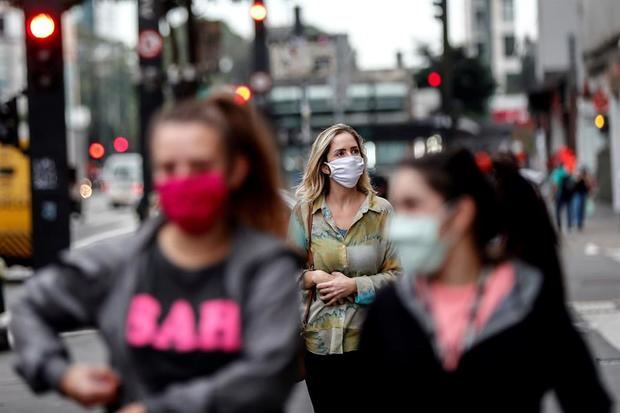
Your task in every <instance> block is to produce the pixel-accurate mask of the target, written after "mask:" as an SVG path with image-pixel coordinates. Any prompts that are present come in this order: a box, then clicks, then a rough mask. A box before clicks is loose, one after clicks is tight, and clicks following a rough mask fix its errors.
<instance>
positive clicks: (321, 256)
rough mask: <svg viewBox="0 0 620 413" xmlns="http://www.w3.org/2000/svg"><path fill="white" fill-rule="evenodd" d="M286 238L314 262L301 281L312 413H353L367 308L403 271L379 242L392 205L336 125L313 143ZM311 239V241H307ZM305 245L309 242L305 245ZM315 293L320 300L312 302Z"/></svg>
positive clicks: (356, 144) (352, 134) (361, 375)
mask: <svg viewBox="0 0 620 413" xmlns="http://www.w3.org/2000/svg"><path fill="white" fill-rule="evenodd" d="M297 196H298V199H300V202H299V203H298V204H297V205H296V206H295V208H294V210H293V213H292V215H291V221H290V226H289V236H290V238H291V240H292V241H293V242H294V243H295V245H296V246H298V247H299V248H301V249H304V250H307V251H308V252H309V253H310V254H311V256H312V257H313V263H314V266H313V267H312V268H310V269H309V270H308V271H305V272H304V273H303V275H302V279H301V284H302V288H303V291H304V294H303V295H304V302H305V303H309V304H310V305H309V308H308V313H307V314H306V316H307V317H304V321H306V318H307V323H305V325H304V338H305V345H306V349H307V352H306V357H305V370H306V383H307V386H308V391H309V393H310V398H311V399H312V405H313V406H314V411H315V413H325V412H339V413H342V412H346V411H352V410H350V407H351V400H352V399H353V398H356V397H362V396H359V395H356V393H357V392H358V391H359V385H360V382H362V381H366V380H375V378H373V376H369V375H367V372H366V370H365V364H366V361H365V360H363V359H361V358H360V357H359V354H358V352H357V350H358V342H359V335H360V329H361V326H362V322H363V321H364V316H365V314H366V307H367V306H368V304H370V303H372V302H373V301H374V299H375V296H376V294H377V292H378V290H379V289H380V288H382V287H383V286H385V285H386V284H388V283H389V282H391V281H393V280H394V279H395V278H396V276H397V275H398V274H399V273H400V264H399V262H398V258H397V256H396V252H395V250H394V248H393V246H392V244H391V243H390V242H389V240H387V239H386V238H385V237H384V227H385V225H386V222H387V220H388V217H389V216H390V214H391V212H392V207H391V205H390V204H389V203H388V202H387V201H386V200H385V199H383V198H380V197H378V196H377V195H375V193H374V191H373V189H372V187H371V184H370V178H369V176H368V168H367V158H366V154H365V151H364V145H363V141H362V138H361V136H360V135H359V134H358V133H357V132H356V131H355V130H354V129H353V128H351V127H350V126H347V125H343V124H336V125H334V126H331V127H330V128H328V129H326V130H324V131H323V132H321V134H319V136H318V137H317V139H316V141H315V142H314V144H313V145H312V150H311V153H310V158H309V161H308V164H307V166H306V169H305V172H304V176H303V180H302V182H301V184H300V186H299V187H298V189H297ZM310 234H311V237H310ZM309 240H310V242H308V241H309ZM317 292H318V297H317Z"/></svg>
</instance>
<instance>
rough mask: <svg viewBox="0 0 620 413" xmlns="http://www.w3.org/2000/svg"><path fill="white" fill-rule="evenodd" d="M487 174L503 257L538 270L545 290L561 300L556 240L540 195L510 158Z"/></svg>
mask: <svg viewBox="0 0 620 413" xmlns="http://www.w3.org/2000/svg"><path fill="white" fill-rule="evenodd" d="M490 174H491V176H492V178H493V181H494V183H495V187H496V193H497V201H498V207H499V211H500V216H501V217H502V220H501V222H502V229H501V232H502V234H503V238H504V255H505V257H506V258H518V259H520V260H523V261H524V262H526V263H528V264H530V265H531V266H533V267H536V268H538V269H539V270H540V271H541V272H542V273H543V274H544V277H545V283H546V284H547V286H548V287H549V288H550V289H551V291H554V292H555V293H557V294H558V295H557V297H558V298H560V299H561V300H563V299H564V297H565V293H564V280H563V278H564V277H563V271H562V266H561V264H560V257H559V254H558V237H557V234H556V232H555V228H554V226H553V224H552V220H551V218H550V216H549V211H548V209H547V206H546V204H545V201H544V200H543V198H542V196H541V195H540V192H539V191H538V189H537V188H536V187H535V186H534V184H533V183H531V182H530V181H528V180H526V179H525V178H524V177H523V176H522V175H521V174H520V172H519V168H518V165H517V162H516V161H515V160H514V159H513V158H510V157H507V156H502V157H500V158H496V159H494V160H493V169H492V171H491V172H490Z"/></svg>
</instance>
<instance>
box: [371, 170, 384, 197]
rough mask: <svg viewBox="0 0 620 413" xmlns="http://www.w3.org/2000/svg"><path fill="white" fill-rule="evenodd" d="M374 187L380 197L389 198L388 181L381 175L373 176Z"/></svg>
mask: <svg viewBox="0 0 620 413" xmlns="http://www.w3.org/2000/svg"><path fill="white" fill-rule="evenodd" d="M371 182H372V187H373V189H374V190H375V193H376V194H377V196H378V197H381V198H386V199H387V197H388V180H387V179H386V178H385V177H383V176H381V175H374V176H371Z"/></svg>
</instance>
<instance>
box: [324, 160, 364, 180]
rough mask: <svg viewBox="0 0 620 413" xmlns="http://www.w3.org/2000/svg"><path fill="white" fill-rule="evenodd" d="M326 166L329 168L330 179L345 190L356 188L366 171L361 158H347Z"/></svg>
mask: <svg viewBox="0 0 620 413" xmlns="http://www.w3.org/2000/svg"><path fill="white" fill-rule="evenodd" d="M325 164H326V165H327V166H328V167H329V171H330V174H329V177H330V178H332V179H333V180H334V181H336V182H338V183H339V184H340V185H342V186H344V187H345V188H353V187H355V185H357V181H359V179H360V176H362V174H363V173H364V170H365V169H366V164H365V163H364V159H363V158H362V157H361V156H347V157H345V158H340V159H335V160H333V161H331V162H325Z"/></svg>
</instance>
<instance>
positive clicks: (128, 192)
mask: <svg viewBox="0 0 620 413" xmlns="http://www.w3.org/2000/svg"><path fill="white" fill-rule="evenodd" d="M102 179H103V188H102V189H103V192H104V193H105V194H106V195H107V196H108V198H109V200H110V203H111V204H112V206H113V207H115V208H117V207H120V206H136V205H137V203H138V202H139V201H140V199H141V198H142V194H143V192H144V183H143V180H142V156H141V155H140V154H137V153H123V154H114V155H111V156H110V157H108V159H106V161H105V164H104V166H103V173H102Z"/></svg>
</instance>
